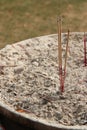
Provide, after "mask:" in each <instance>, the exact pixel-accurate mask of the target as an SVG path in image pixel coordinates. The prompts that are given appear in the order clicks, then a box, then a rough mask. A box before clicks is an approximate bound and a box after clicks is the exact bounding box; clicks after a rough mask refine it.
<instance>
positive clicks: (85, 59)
mask: <svg viewBox="0 0 87 130" xmlns="http://www.w3.org/2000/svg"><path fill="white" fill-rule="evenodd" d="M86 54H87V52H86V36H85V33H84V65H85V66H87V58H86Z"/></svg>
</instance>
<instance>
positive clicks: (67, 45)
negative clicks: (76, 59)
mask: <svg viewBox="0 0 87 130" xmlns="http://www.w3.org/2000/svg"><path fill="white" fill-rule="evenodd" d="M68 47H69V30H68V34H67V43H66V52H65V65H64V79H65V76H66V63H67V57H68Z"/></svg>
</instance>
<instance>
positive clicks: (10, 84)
mask: <svg viewBox="0 0 87 130" xmlns="http://www.w3.org/2000/svg"><path fill="white" fill-rule="evenodd" d="M61 35H62V37H61V42H62V46H63V47H62V54H63V55H62V60H63V62H62V65H63V68H64V60H65V50H66V44H67V33H64V34H63V33H62V34H61ZM83 36H84V33H70V37H69V48H68V49H69V50H68V53H67V55H68V57H67V63H66V64H67V68H66V70H67V71H66V80H65V88H64V89H65V90H64V92H63V93H62V94H61V93H60V83H59V82H60V80H59V69H58V68H59V66H58V43H57V42H58V36H57V34H54V35H49V36H42V37H37V38H32V39H29V40H25V41H22V42H18V43H16V44H13V45H7V46H6V47H5V48H3V49H2V50H0V102H1V103H2V102H3V104H4V105H7V106H8V107H9V108H10V109H11V110H13V111H14V112H16V113H19V114H21V116H23V117H27V118H29V119H30V118H32V119H36V120H37V121H38V120H39V121H40V120H41V121H42V122H43V121H45V122H47V123H50V124H56V126H57V127H58V124H61V125H63V126H76V125H79V126H82V125H85V126H87V67H84V38H83Z"/></svg>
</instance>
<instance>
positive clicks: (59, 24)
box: [58, 17, 64, 92]
mask: <svg viewBox="0 0 87 130" xmlns="http://www.w3.org/2000/svg"><path fill="white" fill-rule="evenodd" d="M58 59H59V76H60V91H61V92H63V91H64V81H63V75H62V74H63V73H62V44H61V17H59V19H58Z"/></svg>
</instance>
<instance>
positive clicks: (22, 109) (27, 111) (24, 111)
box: [16, 108, 39, 117]
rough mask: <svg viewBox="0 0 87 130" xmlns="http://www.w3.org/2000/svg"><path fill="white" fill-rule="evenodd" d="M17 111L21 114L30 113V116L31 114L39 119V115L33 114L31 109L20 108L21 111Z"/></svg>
mask: <svg viewBox="0 0 87 130" xmlns="http://www.w3.org/2000/svg"><path fill="white" fill-rule="evenodd" d="M16 111H17V112H20V113H28V114H29V113H30V114H33V115H35V116H37V117H39V115H36V114H35V112H32V111H30V110H29V109H24V108H19V109H16Z"/></svg>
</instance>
